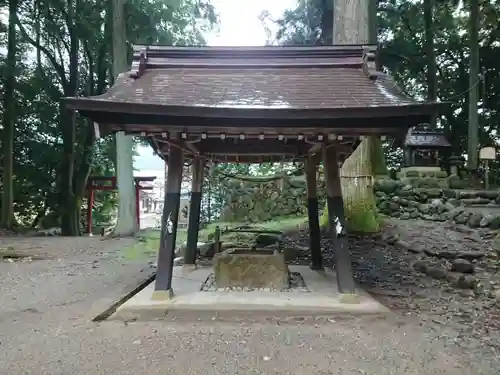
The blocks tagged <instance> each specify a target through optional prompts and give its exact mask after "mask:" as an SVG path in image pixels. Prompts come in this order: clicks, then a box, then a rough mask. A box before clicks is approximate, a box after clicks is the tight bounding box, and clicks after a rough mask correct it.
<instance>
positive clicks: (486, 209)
mask: <svg viewBox="0 0 500 375" xmlns="http://www.w3.org/2000/svg"><path fill="white" fill-rule="evenodd" d="M375 195H376V201H377V208H378V210H379V212H380V213H382V214H385V215H388V216H392V217H397V218H400V219H403V220H409V219H424V220H430V221H448V220H450V221H453V222H455V223H456V224H466V225H468V226H470V227H471V228H479V227H483V228H485V227H489V228H491V229H499V228H500V192H498V191H477V190H475V191H473V190H454V189H448V188H444V189H442V188H415V187H412V186H410V185H405V184H404V183H403V182H401V181H396V180H379V181H377V182H376V184H375Z"/></svg>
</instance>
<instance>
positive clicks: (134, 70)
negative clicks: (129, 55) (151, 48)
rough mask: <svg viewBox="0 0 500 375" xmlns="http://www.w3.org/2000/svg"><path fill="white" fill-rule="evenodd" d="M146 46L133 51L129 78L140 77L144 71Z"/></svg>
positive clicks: (146, 56) (146, 59) (146, 57)
mask: <svg viewBox="0 0 500 375" xmlns="http://www.w3.org/2000/svg"><path fill="white" fill-rule="evenodd" d="M147 50H148V49H147V47H142V46H141V48H140V49H139V50H136V51H135V52H134V57H133V59H134V60H133V61H132V67H131V69H130V77H131V78H135V79H137V78H141V76H142V75H143V74H144V72H145V71H146V66H147V63H148V51H147Z"/></svg>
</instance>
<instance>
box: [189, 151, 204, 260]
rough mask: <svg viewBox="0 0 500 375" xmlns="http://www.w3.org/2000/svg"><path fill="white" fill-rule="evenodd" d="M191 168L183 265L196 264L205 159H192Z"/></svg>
mask: <svg viewBox="0 0 500 375" xmlns="http://www.w3.org/2000/svg"><path fill="white" fill-rule="evenodd" d="M192 168H193V169H192V173H193V177H192V185H191V201H190V202H189V219H188V220H189V222H188V233H187V244H186V252H185V253H184V265H194V264H196V251H197V248H198V231H199V229H200V211H201V189H202V186H203V171H204V168H205V161H204V160H203V159H201V158H196V159H194V160H193V167H192Z"/></svg>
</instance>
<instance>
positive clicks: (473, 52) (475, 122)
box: [467, 0, 479, 171]
mask: <svg viewBox="0 0 500 375" xmlns="http://www.w3.org/2000/svg"><path fill="white" fill-rule="evenodd" d="M469 35H470V39H469V48H470V71H469V126H468V130H469V131H468V135H469V140H468V142H467V145H468V147H467V150H468V152H467V169H469V170H470V171H475V170H477V168H478V143H479V141H478V127H479V118H478V113H477V102H478V99H479V84H478V80H479V0H471V2H470V18H469Z"/></svg>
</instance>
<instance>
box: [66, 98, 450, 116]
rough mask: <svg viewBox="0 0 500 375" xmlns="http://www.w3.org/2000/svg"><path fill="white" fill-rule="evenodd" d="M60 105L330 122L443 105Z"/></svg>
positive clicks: (430, 110) (429, 111)
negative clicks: (318, 106)
mask: <svg viewBox="0 0 500 375" xmlns="http://www.w3.org/2000/svg"><path fill="white" fill-rule="evenodd" d="M62 100H63V104H64V105H65V106H67V108H70V109H73V110H77V111H78V110H81V111H86V112H109V113H122V114H125V113H134V114H144V115H168V116H178V117H183V116H188V117H192V116H194V117H204V118H234V119H238V118H244V119H252V118H255V119H262V118H265V119H283V120H286V119H332V118H360V117H361V118H362V117H396V116H401V115H402V114H404V115H408V116H411V115H429V116H431V115H434V114H436V113H438V112H440V109H441V108H442V107H443V106H444V105H445V103H417V102H416V103H414V104H413V103H412V104H407V105H394V106H372V107H366V106H363V107H340V108H339V107H337V108H287V107H280V108H273V107H266V108H261V107H245V108H241V107H209V106H178V105H158V104H149V103H124V102H115V101H110V100H103V99H93V98H92V97H87V98H77V97H67V98H63V99H62Z"/></svg>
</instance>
